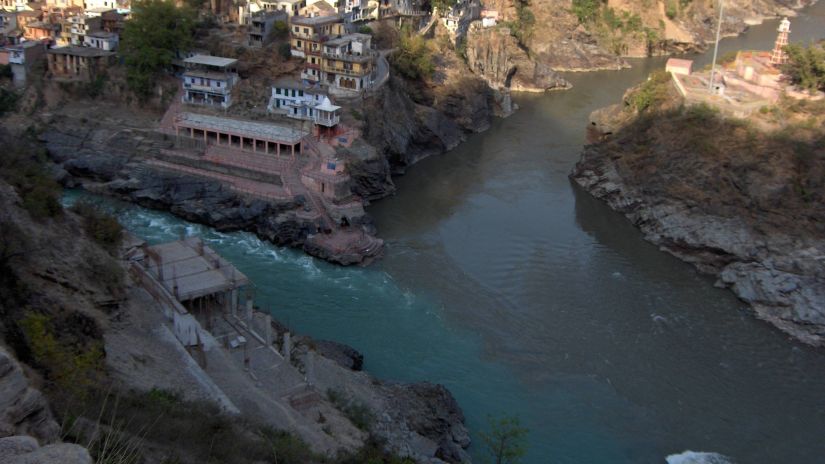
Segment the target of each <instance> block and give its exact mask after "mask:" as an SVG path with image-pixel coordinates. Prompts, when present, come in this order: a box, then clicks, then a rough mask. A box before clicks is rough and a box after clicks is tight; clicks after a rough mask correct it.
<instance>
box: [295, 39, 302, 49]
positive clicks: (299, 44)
mask: <svg viewBox="0 0 825 464" xmlns="http://www.w3.org/2000/svg"><path fill="white" fill-rule="evenodd" d="M295 45H296V46H298V48H301V41H300V40H297V41H296V42H295Z"/></svg>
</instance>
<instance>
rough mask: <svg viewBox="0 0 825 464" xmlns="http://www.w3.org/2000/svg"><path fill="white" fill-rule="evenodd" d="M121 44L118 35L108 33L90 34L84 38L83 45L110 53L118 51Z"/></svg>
mask: <svg viewBox="0 0 825 464" xmlns="http://www.w3.org/2000/svg"><path fill="white" fill-rule="evenodd" d="M119 42H120V38H119V37H118V35H117V34H115V33H113V32H106V31H95V32H90V33H89V34H88V35H86V37H84V38H83V45H85V46H87V47H94V48H99V49H101V50H106V51H110V52H113V51H115V50H117V46H118V44H119Z"/></svg>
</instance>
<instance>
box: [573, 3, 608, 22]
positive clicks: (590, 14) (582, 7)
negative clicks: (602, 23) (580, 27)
mask: <svg viewBox="0 0 825 464" xmlns="http://www.w3.org/2000/svg"><path fill="white" fill-rule="evenodd" d="M602 3H603V2H602V0H573V8H572V13H573V14H574V15H576V18H578V20H579V23H580V24H584V23H588V22H590V21H593V20H595V19H596V18H597V17H598V16H599V8H601V5H602Z"/></svg>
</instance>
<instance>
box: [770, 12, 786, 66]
mask: <svg viewBox="0 0 825 464" xmlns="http://www.w3.org/2000/svg"><path fill="white" fill-rule="evenodd" d="M776 31H777V32H779V34H778V35H777V36H776V44H774V46H773V54H772V55H771V64H774V65H777V64H785V63H787V62H788V54H787V53H785V47H786V46H787V45H788V34H790V33H791V22H790V21H788V18H784V19H783V20H782V22H780V23H779V28H778V29H777V30H776Z"/></svg>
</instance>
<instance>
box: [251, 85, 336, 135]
mask: <svg viewBox="0 0 825 464" xmlns="http://www.w3.org/2000/svg"><path fill="white" fill-rule="evenodd" d="M340 109H341V107H339V106H335V105H333V104H332V102H331V101H330V99H329V97H328V96H327V94H326V92H323V91H321V90H319V89H317V88H312V87H308V86H306V85H304V84H302V83H299V82H295V81H291V80H281V81H279V82H276V83H275V85H273V86H272V96H271V97H270V99H269V105H268V106H267V110H269V112H271V113H276V114H283V115H284V116H287V117H289V118H293V119H301V120H305V121H312V122H313V124H317V125H319V126H323V127H333V126H335V125H337V124H338V123H339V122H340V120H341V116H340V113H339V112H340Z"/></svg>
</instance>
